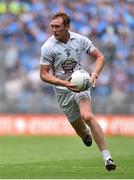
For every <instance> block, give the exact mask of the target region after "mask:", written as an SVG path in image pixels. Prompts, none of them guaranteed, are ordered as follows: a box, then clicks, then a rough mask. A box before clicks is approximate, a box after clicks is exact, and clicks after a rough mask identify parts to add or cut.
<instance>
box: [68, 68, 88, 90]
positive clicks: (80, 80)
mask: <svg viewBox="0 0 134 180" xmlns="http://www.w3.org/2000/svg"><path fill="white" fill-rule="evenodd" d="M70 79H71V80H70V83H71V84H74V85H76V86H77V87H78V89H79V90H80V91H85V90H87V89H88V88H89V87H90V86H91V77H90V75H89V73H88V72H87V71H85V70H77V71H75V72H73V74H72V75H71V78H70Z"/></svg>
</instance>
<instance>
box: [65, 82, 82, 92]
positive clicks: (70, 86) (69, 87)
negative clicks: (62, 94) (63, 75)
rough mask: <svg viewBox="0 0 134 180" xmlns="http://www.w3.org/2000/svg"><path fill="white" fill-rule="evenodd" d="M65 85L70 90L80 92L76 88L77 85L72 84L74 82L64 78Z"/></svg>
mask: <svg viewBox="0 0 134 180" xmlns="http://www.w3.org/2000/svg"><path fill="white" fill-rule="evenodd" d="M65 87H66V88H68V89H69V90H71V91H74V92H77V93H79V92H80V90H79V89H78V87H77V86H76V85H74V84H71V83H70V82H69V80H66V81H65Z"/></svg>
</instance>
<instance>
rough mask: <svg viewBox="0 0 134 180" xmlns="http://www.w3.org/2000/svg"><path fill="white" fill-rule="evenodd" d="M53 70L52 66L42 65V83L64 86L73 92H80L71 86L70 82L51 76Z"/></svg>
mask: <svg viewBox="0 0 134 180" xmlns="http://www.w3.org/2000/svg"><path fill="white" fill-rule="evenodd" d="M51 68H52V66H51V65H40V79H41V80H42V81H44V82H47V83H50V84H53V85H58V86H64V87H67V88H68V89H70V90H72V91H75V92H78V89H77V87H76V85H73V84H71V83H70V82H69V81H68V80H62V79H59V78H56V77H55V76H53V75H51V74H50V70H51Z"/></svg>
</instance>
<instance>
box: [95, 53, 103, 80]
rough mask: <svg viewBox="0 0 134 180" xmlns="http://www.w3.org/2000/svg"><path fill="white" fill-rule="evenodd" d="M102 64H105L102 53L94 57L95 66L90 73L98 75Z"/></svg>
mask: <svg viewBox="0 0 134 180" xmlns="http://www.w3.org/2000/svg"><path fill="white" fill-rule="evenodd" d="M104 64H105V58H104V56H103V55H101V56H100V57H98V58H97V59H96V64H95V68H94V69H93V72H92V74H95V75H96V76H97V77H98V76H99V74H100V72H101V71H102V69H103V67H104Z"/></svg>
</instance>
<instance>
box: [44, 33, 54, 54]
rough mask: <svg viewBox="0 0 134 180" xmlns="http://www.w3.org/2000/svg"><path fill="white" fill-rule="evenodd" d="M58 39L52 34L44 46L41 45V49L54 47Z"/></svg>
mask: <svg viewBox="0 0 134 180" xmlns="http://www.w3.org/2000/svg"><path fill="white" fill-rule="evenodd" d="M55 43H56V41H55V38H54V36H53V35H52V36H51V37H50V38H49V39H48V40H47V41H46V42H45V43H44V44H43V45H42V46H41V50H44V49H52V48H53V47H54V45H55Z"/></svg>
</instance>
